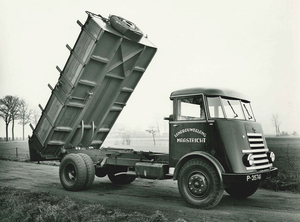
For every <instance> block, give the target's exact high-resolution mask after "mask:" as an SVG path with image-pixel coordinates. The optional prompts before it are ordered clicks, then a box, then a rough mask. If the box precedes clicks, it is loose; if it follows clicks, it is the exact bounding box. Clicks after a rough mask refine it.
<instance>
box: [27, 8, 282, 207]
mask: <svg viewBox="0 0 300 222" xmlns="http://www.w3.org/2000/svg"><path fill="white" fill-rule="evenodd" d="M78 24H79V25H80V26H81V27H82V30H81V33H80V35H79V37H78V39H77V41H76V43H75V46H74V48H73V49H71V48H70V47H69V46H68V48H69V49H70V51H71V54H70V57H69V59H68V61H67V63H66V65H65V67H64V69H63V70H60V69H59V68H58V70H59V71H60V77H59V80H58V83H57V84H56V86H55V87H54V88H53V87H51V86H49V87H50V88H51V89H52V94H51V96H50V99H49V101H48V103H47V105H46V107H45V109H42V110H43V112H42V116H41V118H40V120H39V122H38V124H37V126H36V127H35V128H34V127H33V126H32V129H33V134H32V136H31V137H29V150H30V159H31V160H32V161H45V160H60V161H61V164H60V169H59V176H60V181H61V183H62V185H63V187H64V188H65V189H66V190H71V191H74V190H82V189H87V188H88V187H90V186H91V185H92V183H93V181H94V177H95V175H96V176H98V177H104V176H108V177H109V179H110V180H111V181H112V182H113V183H116V184H129V183H131V182H133V181H134V180H135V179H136V178H137V177H139V178H146V179H174V180H178V189H179V192H180V194H181V196H182V198H183V199H184V200H185V201H186V202H187V203H188V204H189V205H191V206H193V207H198V208H202V209H209V208H212V207H214V206H216V205H217V204H218V203H219V201H220V200H221V198H222V196H223V192H224V189H225V191H226V192H227V193H229V194H230V195H232V196H234V197H238V198H246V197H248V196H251V195H252V194H253V193H255V191H256V190H257V188H258V186H259V183H260V181H261V180H264V179H268V178H271V177H274V176H276V174H277V168H275V167H273V162H274V160H275V154H274V153H273V152H271V151H269V149H268V147H267V143H266V140H265V137H264V134H263V130H262V127H261V125H260V124H259V123H257V122H256V120H255V117H254V114H253V111H252V108H251V105H250V101H249V99H247V98H246V97H245V96H244V95H241V94H240V93H237V92H234V91H232V90H227V89H214V88H200V87H199V88H191V89H183V90H177V91H174V92H172V93H171V96H170V99H171V101H172V103H173V113H172V114H171V115H170V116H169V117H167V118H165V119H166V120H168V121H169V153H158V152H151V151H149V152H143V151H135V150H132V149H121V148H111V147H108V148H105V147H102V144H103V141H104V140H105V138H106V136H107V135H108V133H109V132H110V130H111V128H112V126H113V124H114V123H115V121H116V119H117V118H118V116H119V114H120V112H121V111H122V109H123V108H124V106H125V105H126V102H127V101H128V99H129V97H130V95H131V94H132V92H133V90H134V89H135V87H136V85H137V84H138V82H139V80H140V79H141V77H142V75H143V74H144V72H145V70H146V68H147V67H148V65H149V63H150V62H151V60H152V58H153V57H154V55H155V53H156V47H155V46H154V45H153V44H152V43H151V42H150V41H149V40H148V39H147V38H146V37H145V36H143V34H142V32H141V31H140V30H139V29H138V28H137V26H136V25H135V24H134V23H132V22H130V21H128V20H126V19H123V18H121V17H117V16H111V17H110V18H109V19H105V18H103V17H102V16H100V15H95V14H93V13H90V12H89V13H88V18H87V21H86V22H85V24H84V25H83V24H81V23H80V22H78Z"/></svg>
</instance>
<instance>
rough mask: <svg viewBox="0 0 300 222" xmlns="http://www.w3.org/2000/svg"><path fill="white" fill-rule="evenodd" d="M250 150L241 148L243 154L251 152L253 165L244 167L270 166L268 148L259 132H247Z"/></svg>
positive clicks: (251, 168)
mask: <svg viewBox="0 0 300 222" xmlns="http://www.w3.org/2000/svg"><path fill="white" fill-rule="evenodd" d="M247 137H248V142H249V146H250V148H251V149H250V150H242V152H243V153H244V154H252V155H253V157H254V165H253V166H250V167H246V169H247V170H265V169H268V168H270V167H272V163H269V159H268V156H267V152H268V151H269V149H268V148H266V147H265V144H264V140H263V137H262V134H261V133H247Z"/></svg>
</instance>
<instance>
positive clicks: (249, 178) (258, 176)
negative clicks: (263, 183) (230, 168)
mask: <svg viewBox="0 0 300 222" xmlns="http://www.w3.org/2000/svg"><path fill="white" fill-rule="evenodd" d="M246 180H247V182H250V181H256V180H261V174H252V175H248V176H247V177H246Z"/></svg>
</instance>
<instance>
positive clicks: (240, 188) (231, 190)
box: [225, 182, 259, 199]
mask: <svg viewBox="0 0 300 222" xmlns="http://www.w3.org/2000/svg"><path fill="white" fill-rule="evenodd" d="M258 187H259V182H254V183H246V184H245V183H241V184H235V185H232V186H230V187H227V188H225V191H226V192H227V193H228V194H229V195H230V196H232V197H235V198H240V199H243V198H247V197H250V196H251V195H253V194H254V193H255V192H256V191H257V189H258Z"/></svg>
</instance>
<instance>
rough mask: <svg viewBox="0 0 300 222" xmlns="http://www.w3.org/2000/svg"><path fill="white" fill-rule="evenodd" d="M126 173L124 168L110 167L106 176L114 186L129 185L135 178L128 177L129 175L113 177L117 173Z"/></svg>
mask: <svg viewBox="0 0 300 222" xmlns="http://www.w3.org/2000/svg"><path fill="white" fill-rule="evenodd" d="M126 171H127V168H126V167H112V168H111V169H109V171H108V174H107V175H108V178H109V179H110V181H111V182H112V183H114V184H123V185H124V184H130V183H131V182H133V181H134V180H135V178H136V176H129V175H118V176H115V174H117V173H121V172H126Z"/></svg>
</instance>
